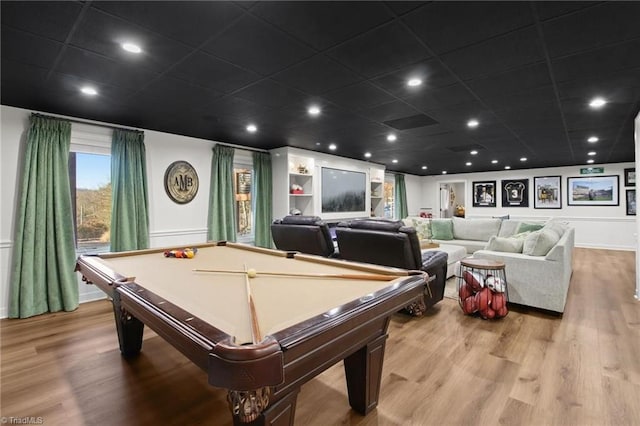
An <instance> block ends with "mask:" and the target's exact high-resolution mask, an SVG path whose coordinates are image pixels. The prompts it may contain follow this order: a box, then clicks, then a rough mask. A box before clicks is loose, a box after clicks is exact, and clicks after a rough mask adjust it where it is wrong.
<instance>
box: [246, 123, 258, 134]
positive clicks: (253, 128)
mask: <svg viewBox="0 0 640 426" xmlns="http://www.w3.org/2000/svg"><path fill="white" fill-rule="evenodd" d="M257 131H258V126H256V125H255V124H249V125H248V126H247V132H249V133H255V132H257Z"/></svg>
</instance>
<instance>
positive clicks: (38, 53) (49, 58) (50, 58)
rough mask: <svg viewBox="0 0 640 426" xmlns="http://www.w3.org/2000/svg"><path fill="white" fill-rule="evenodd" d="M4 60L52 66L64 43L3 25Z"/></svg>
mask: <svg viewBox="0 0 640 426" xmlns="http://www.w3.org/2000/svg"><path fill="white" fill-rule="evenodd" d="M0 38H1V39H2V40H1V41H2V62H4V61H5V60H9V61H16V62H21V63H24V64H29V65H36V66H40V67H51V66H53V64H54V63H55V60H56V58H57V57H58V54H59V53H60V50H61V49H62V46H63V45H62V44H61V43H59V42H57V41H53V40H49V39H46V38H42V37H39V36H34V35H32V34H29V33H26V32H24V31H18V30H14V29H13V28H11V27H5V26H3V27H2V35H1V36H0Z"/></svg>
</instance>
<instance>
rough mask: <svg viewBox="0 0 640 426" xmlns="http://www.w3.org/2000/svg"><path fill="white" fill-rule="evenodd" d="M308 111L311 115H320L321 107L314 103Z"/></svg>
mask: <svg viewBox="0 0 640 426" xmlns="http://www.w3.org/2000/svg"><path fill="white" fill-rule="evenodd" d="M307 112H308V113H309V115H320V107H319V106H316V105H312V106H310V107H309V109H308V110H307Z"/></svg>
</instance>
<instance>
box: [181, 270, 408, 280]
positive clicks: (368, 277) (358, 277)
mask: <svg viewBox="0 0 640 426" xmlns="http://www.w3.org/2000/svg"><path fill="white" fill-rule="evenodd" d="M194 272H213V273H215V272H217V273H225V274H246V273H247V272H246V271H234V270H229V269H194ZM260 275H269V276H281V277H303V278H336V279H345V280H370V281H391V280H395V279H396V278H400V277H405V276H408V275H406V274H403V275H384V274H315V273H298V272H260V271H256V276H260Z"/></svg>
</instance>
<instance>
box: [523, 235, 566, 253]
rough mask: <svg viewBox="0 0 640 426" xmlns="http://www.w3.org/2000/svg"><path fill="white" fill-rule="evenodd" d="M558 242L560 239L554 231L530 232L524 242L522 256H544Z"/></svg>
mask: <svg viewBox="0 0 640 426" xmlns="http://www.w3.org/2000/svg"><path fill="white" fill-rule="evenodd" d="M558 241H560V237H558V234H556V233H555V232H554V231H552V230H549V229H540V230H539V231H535V232H532V233H531V234H529V236H528V237H527V238H526V239H525V240H524V246H523V248H522V254H528V255H529V256H546V255H547V253H549V250H551V249H552V248H553V246H555V245H556V243H557V242H558Z"/></svg>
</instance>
